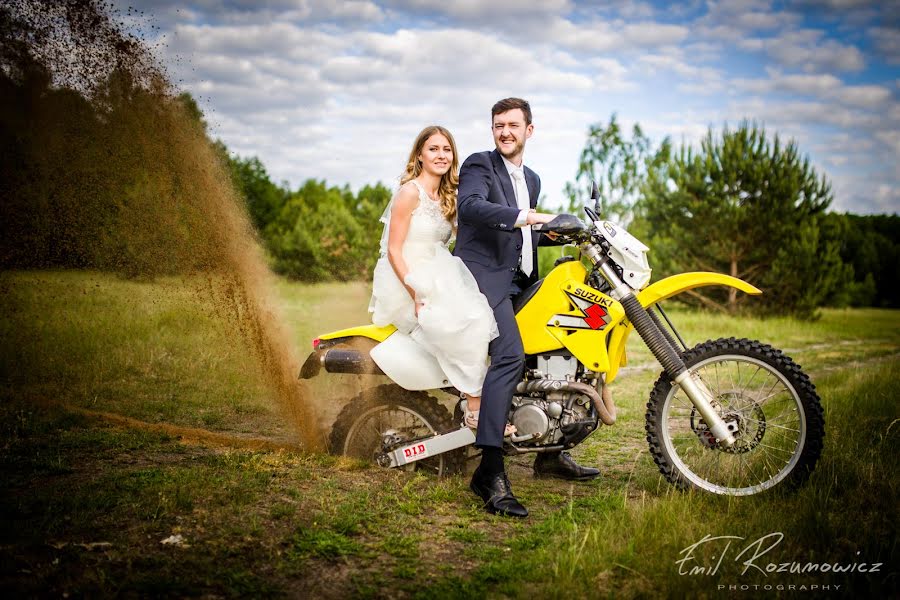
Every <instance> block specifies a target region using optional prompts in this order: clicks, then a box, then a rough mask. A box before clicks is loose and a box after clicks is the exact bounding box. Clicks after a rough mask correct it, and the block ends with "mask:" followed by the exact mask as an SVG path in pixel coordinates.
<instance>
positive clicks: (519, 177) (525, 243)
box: [500, 155, 534, 275]
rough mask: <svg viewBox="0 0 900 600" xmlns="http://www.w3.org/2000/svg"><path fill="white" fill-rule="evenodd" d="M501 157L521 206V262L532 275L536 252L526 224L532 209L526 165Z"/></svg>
mask: <svg viewBox="0 0 900 600" xmlns="http://www.w3.org/2000/svg"><path fill="white" fill-rule="evenodd" d="M500 158H502V159H503V164H504V165H506V171H507V172H508V173H509V178H510V179H511V180H512V184H513V190H514V191H515V194H516V204H517V205H518V207H519V216H518V218H517V219H516V227H519V228H521V229H522V253H521V262H520V263H519V264H520V267H521V269H522V272H523V273H525V274H526V275H531V272H532V271H533V270H534V265H533V264H532V263H533V259H534V253H533V252H532V244H531V225H527V224H526V220H527V218H528V212H529V211H530V210H531V201H530V194H529V191H528V183H527V182H526V181H525V165H524V164H523V165H522V166H521V167H517V166H516V165H514V164H513V163H511V162H509V161H508V160H506V157H505V156H503V155H500Z"/></svg>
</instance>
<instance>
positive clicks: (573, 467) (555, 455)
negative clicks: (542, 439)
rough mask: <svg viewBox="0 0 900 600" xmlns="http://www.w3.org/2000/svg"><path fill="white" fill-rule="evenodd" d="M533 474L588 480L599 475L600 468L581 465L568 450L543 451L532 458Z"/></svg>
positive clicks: (536, 475)
mask: <svg viewBox="0 0 900 600" xmlns="http://www.w3.org/2000/svg"><path fill="white" fill-rule="evenodd" d="M534 476H535V477H558V478H560V479H569V480H573V481H588V480H589V479H594V478H595V477H599V476H600V469H595V468H594V467H582V466H581V465H579V464H578V463H577V462H575V460H574V459H573V458H572V457H571V456H569V453H568V452H543V453H541V454H538V455H537V458H535V459H534Z"/></svg>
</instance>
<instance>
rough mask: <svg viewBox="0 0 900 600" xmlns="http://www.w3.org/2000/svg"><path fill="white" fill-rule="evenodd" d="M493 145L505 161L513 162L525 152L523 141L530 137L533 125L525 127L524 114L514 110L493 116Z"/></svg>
mask: <svg viewBox="0 0 900 600" xmlns="http://www.w3.org/2000/svg"><path fill="white" fill-rule="evenodd" d="M493 130H494V144H495V145H496V146H497V151H498V152H500V154H502V155H503V156H504V157H505V158H506V160H508V161H510V162H515V159H519V158H521V156H522V152H524V150H525V140H527V139H528V138H530V137H531V132H532V131H534V125H531V124H528V125H525V114H524V113H523V112H522V109H521V108H514V109H512V110H508V111H506V112H503V113H498V114H496V115H494V122H493Z"/></svg>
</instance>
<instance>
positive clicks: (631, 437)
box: [0, 272, 900, 598]
mask: <svg viewBox="0 0 900 600" xmlns="http://www.w3.org/2000/svg"><path fill="white" fill-rule="evenodd" d="M0 289H2V292H3V293H2V294H0V308H2V313H0V314H2V317H0V334H2V337H3V340H4V344H3V347H2V349H0V356H2V365H0V376H2V380H0V383H2V395H0V398H2V405H0V411H2V412H0V432H2V445H0V465H2V466H0V468H2V473H3V481H4V485H3V488H2V489H3V491H2V494H0V512H2V515H3V518H2V521H0V581H2V582H3V587H4V589H8V590H10V591H12V592H13V593H15V594H16V595H19V596H48V595H55V596H59V595H63V594H69V595H73V594H75V595H80V596H113V595H125V596H154V595H166V596H171V595H178V596H184V595H188V596H201V595H206V596H228V597H247V596H250V597H268V596H284V595H287V596H299V597H334V598H344V597H401V598H402V597H408V598H445V597H448V598H453V597H455V598H468V597H475V596H482V597H497V598H500V597H512V598H525V597H528V598H530V597H547V598H572V597H592V598H606V597H616V598H620V597H624V598H631V597H635V598H640V597H662V596H670V597H695V596H696V597H713V596H720V595H722V594H723V591H720V590H719V589H718V586H719V585H726V586H727V585H729V584H738V585H740V584H750V585H754V584H759V585H766V584H772V585H773V586H774V585H779V584H780V585H785V586H787V585H795V586H800V585H807V586H811V585H820V586H821V585H831V586H836V585H840V586H841V588H840V589H839V590H837V591H836V592H835V590H834V587H832V590H831V592H830V593H833V594H835V595H843V596H854V597H857V596H875V597H877V596H887V595H891V594H896V593H897V589H898V583H897V581H898V575H897V572H896V571H897V568H896V565H897V564H898V562H900V561H898V556H897V554H898V552H897V546H896V540H897V534H898V531H897V529H898V515H897V504H898V502H897V500H898V487H900V473H898V469H897V466H896V458H895V457H896V456H897V451H898V436H900V421H898V417H900V414H898V413H900V411H898V409H897V405H896V398H897V392H896V390H897V389H898V386H900V361H898V352H900V327H898V325H900V314H898V313H897V312H895V311H883V310H846V311H845V310H825V311H823V314H822V317H821V319H819V320H818V321H815V322H812V323H798V322H795V321H792V320H790V319H765V320H764V319H753V318H748V317H726V316H722V315H713V314H708V313H694V312H689V311H684V310H679V309H678V308H677V307H674V306H673V308H672V309H671V310H670V311H669V312H670V314H671V316H672V318H673V320H674V321H675V322H676V324H677V325H678V328H679V331H680V332H681V333H682V334H683V335H684V337H685V338H686V339H687V340H688V342H689V343H691V344H694V343H697V342H700V341H703V340H705V339H708V338H716V337H728V336H732V335H734V336H737V337H751V338H759V339H761V340H763V341H766V342H768V343H771V344H773V345H775V346H778V347H781V348H784V349H787V350H788V353H789V354H790V355H791V356H792V357H793V358H794V359H795V360H796V361H797V362H799V363H800V364H802V365H803V367H804V368H805V369H806V370H807V371H808V372H809V373H810V374H811V375H812V377H813V380H814V382H815V383H816V386H817V389H818V392H819V394H820V396H821V397H822V402H823V405H824V407H825V414H826V422H827V428H826V443H825V450H824V452H823V455H822V458H821V460H820V462H819V465H818V467H817V469H816V471H815V472H814V473H813V475H812V477H811V479H810V480H809V481H808V482H807V483H806V484H805V485H803V486H802V487H800V488H799V489H797V490H794V491H788V490H783V491H779V490H775V491H774V492H773V493H769V494H764V495H761V496H758V497H751V498H742V499H731V498H718V497H711V496H708V495H704V494H696V493H680V492H677V491H675V490H674V489H673V488H672V487H671V486H670V485H669V484H668V483H666V482H665V481H664V480H663V479H662V478H661V477H660V475H659V474H658V471H657V470H656V467H655V465H654V464H653V462H652V460H651V458H650V457H649V455H648V452H647V448H646V441H645V440H644V429H643V428H644V410H645V403H646V399H647V394H648V393H649V390H650V387H651V386H652V383H653V381H654V380H655V378H656V377H657V374H658V371H659V369H658V368H656V367H655V366H654V365H653V364H652V361H653V359H652V357H651V356H650V354H649V352H648V351H647V350H646V348H643V347H642V345H641V342H640V340H638V339H637V338H634V339H632V340H630V341H629V350H628V358H629V365H628V368H626V369H625V370H624V371H623V372H622V373H621V375H620V377H619V379H618V380H617V381H616V382H615V384H614V387H613V391H614V394H615V398H616V402H617V405H618V406H619V422H618V423H617V424H616V425H615V426H614V427H604V428H601V430H600V431H598V432H597V433H596V434H594V435H593V436H591V437H590V438H588V440H586V441H585V442H584V443H583V444H582V445H581V446H579V447H578V448H576V449H575V451H574V455H575V456H576V458H577V459H578V460H579V461H581V462H585V463H588V464H595V465H599V466H600V467H601V469H602V470H603V478H602V479H601V480H599V481H595V482H589V483H580V484H569V483H565V482H559V481H547V480H535V479H533V478H532V477H531V476H530V463H531V459H530V458H529V457H527V456H526V457H515V458H511V459H509V460H508V467H509V472H510V476H511V479H512V482H513V486H514V489H515V491H516V494H517V495H518V496H519V498H520V499H521V500H522V501H523V503H525V504H526V506H528V508H529V509H530V511H531V516H530V517H529V518H528V519H527V520H525V521H510V520H506V519H502V518H499V517H494V516H491V515H488V514H486V513H484V512H482V511H481V510H479V508H478V507H477V505H476V503H475V501H474V498H473V496H472V495H471V493H470V492H469V490H468V487H467V484H468V480H467V479H466V478H465V477H455V478H448V479H444V480H436V479H432V478H429V477H424V476H421V475H417V474H414V473H407V472H403V471H387V470H383V469H379V468H376V467H372V466H367V465H364V464H361V463H359V462H358V461H350V460H346V459H342V458H335V457H329V456H323V455H309V454H301V453H297V452H292V451H272V452H262V451H250V450H242V449H240V448H239V447H235V448H228V447H223V446H222V445H221V444H210V445H203V444H202V443H200V444H198V443H194V442H191V443H185V441H184V440H181V439H179V437H178V433H177V432H174V433H172V432H170V433H165V432H156V431H149V430H146V429H142V428H139V427H135V428H132V427H126V426H120V425H113V424H111V423H110V422H108V421H107V420H103V419H97V418H94V417H90V416H86V415H85V413H83V412H80V411H83V409H88V410H92V411H100V412H108V413H115V414H119V415H125V416H129V417H132V418H136V419H141V420H143V421H149V422H159V423H171V424H174V425H179V426H182V427H197V428H205V429H210V430H214V431H217V432H224V433H228V434H231V435H233V436H235V439H236V440H239V439H241V438H243V437H246V436H253V437H259V438H266V439H272V440H290V439H292V438H293V437H294V436H295V434H294V433H293V431H292V429H291V428H290V426H289V425H288V424H287V421H286V420H285V419H284V418H283V417H282V416H281V414H280V412H279V410H278V408H277V405H276V403H275V402H274V401H273V400H272V399H271V397H270V392H269V391H268V388H267V387H266V386H265V385H264V383H263V382H262V380H261V377H260V374H259V370H258V368H257V366H256V365H255V364H253V361H252V360H249V359H248V353H247V352H246V350H245V349H243V348H242V347H241V345H240V344H239V343H238V342H239V339H237V338H236V337H235V336H234V335H233V334H232V333H231V332H229V331H227V330H225V329H224V328H223V326H222V322H221V321H220V320H219V319H218V318H217V317H216V310H215V306H213V305H211V304H209V303H208V300H207V299H205V296H204V295H203V294H198V293H197V290H198V289H200V290H202V282H198V281H182V280H179V279H165V280H160V281H157V282H154V283H147V282H131V281H123V280H120V279H117V278H115V277H112V276H108V275H104V274H98V273H77V272H62V273H48V272H41V273H4V274H2V275H0ZM277 292H278V294H279V296H280V297H281V298H282V300H283V304H284V307H283V312H284V316H285V319H286V322H287V324H288V326H289V328H290V330H291V331H292V332H293V334H294V336H295V338H294V339H295V341H296V343H297V346H298V347H299V348H300V350H301V354H302V353H303V352H306V351H307V350H308V349H309V341H310V339H311V338H313V337H315V336H316V335H317V334H319V333H323V332H325V331H328V330H332V329H337V328H340V327H347V326H351V325H355V324H359V323H364V322H365V320H366V313H365V307H366V304H367V300H368V296H367V287H366V286H365V285H362V284H323V285H315V286H301V285H297V284H292V283H288V282H284V281H280V282H278V287H277ZM312 383H313V385H312V386H310V389H311V390H312V392H313V393H314V394H315V395H316V397H317V399H318V400H321V401H322V404H321V405H322V406H324V407H325V408H324V409H323V411H324V412H326V413H327V412H329V411H330V412H331V414H332V416H331V418H333V414H334V413H336V412H337V410H339V409H340V407H341V403H342V401H343V400H345V399H346V398H347V397H349V396H350V395H353V394H354V393H355V390H358V389H359V388H360V387H361V386H365V385H368V384H370V383H371V382H365V381H360V380H357V379H353V378H350V377H344V378H343V379H342V378H333V377H331V376H325V377H320V378H318V379H317V380H315V381H313V382H312ZM327 418H329V417H328V415H324V416H323V419H325V420H327ZM238 446H239V445H238ZM774 532H780V533H782V534H783V535H784V539H783V540H782V541H781V543H780V544H778V546H777V547H776V548H774V549H773V550H771V551H770V553H769V554H766V555H765V557H763V558H760V560H759V561H758V562H759V564H761V565H764V564H765V563H766V562H767V559H769V558H770V557H771V558H772V559H773V562H777V563H781V562H791V561H797V562H800V563H804V564H805V563H807V562H815V563H825V562H828V563H834V562H837V563H842V564H846V563H853V562H869V563H871V562H883V563H884V565H883V567H882V570H881V573H879V574H863V573H839V574H835V573H825V574H817V575H810V574H805V575H804V574H796V573H795V574H781V575H779V574H770V575H769V576H768V577H766V576H764V575H762V574H760V573H758V572H756V571H753V570H751V571H750V572H748V573H746V574H743V575H742V574H741V570H742V569H743V565H741V562H740V561H738V562H735V561H734V557H735V556H736V555H737V553H738V552H739V551H740V549H743V548H744V547H746V545H747V544H749V543H750V542H752V541H753V540H757V539H759V538H761V537H763V536H766V535H768V534H772V533H774ZM175 534H180V535H182V536H183V537H184V540H185V545H182V546H178V545H164V544H162V543H161V541H162V540H163V539H166V538H168V537H169V536H172V535H175ZM707 534H709V535H713V536H724V535H732V536H740V537H741V538H744V539H743V540H736V541H735V542H734V543H733V545H732V546H731V547H730V548H729V552H728V554H727V556H726V558H725V559H724V560H723V562H722V564H721V566H720V569H719V571H718V572H717V573H716V574H714V575H713V574H705V573H704V574H695V575H679V573H678V564H677V563H676V562H675V561H677V560H678V559H679V558H680V557H683V556H684V554H681V552H682V550H683V549H684V548H686V547H687V546H689V545H691V544H693V543H695V542H697V541H699V540H701V539H702V538H703V537H704V536H705V535H707ZM723 550H724V545H723V544H721V543H720V544H718V545H717V544H713V543H711V544H708V545H705V546H701V547H698V549H697V550H696V551H695V553H694V556H695V557H696V561H697V562H696V563H690V564H688V565H687V566H688V568H689V567H690V566H698V565H709V564H715V560H717V558H718V557H719V556H721V553H722V552H723ZM777 592H778V590H777V589H775V588H773V593H777ZM789 592H790V590H787V589H785V590H783V591H782V594H783V595H791V594H790V593H789Z"/></svg>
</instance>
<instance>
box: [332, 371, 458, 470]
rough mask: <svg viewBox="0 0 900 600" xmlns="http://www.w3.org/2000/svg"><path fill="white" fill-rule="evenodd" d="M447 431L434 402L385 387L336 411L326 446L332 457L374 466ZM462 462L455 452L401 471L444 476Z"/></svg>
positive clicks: (446, 418)
mask: <svg viewBox="0 0 900 600" xmlns="http://www.w3.org/2000/svg"><path fill="white" fill-rule="evenodd" d="M451 429H453V421H452V419H451V417H450V413H449V411H448V410H447V409H446V408H444V406H442V405H441V404H440V403H439V402H438V401H437V400H435V399H434V398H432V397H431V396H429V395H428V394H425V393H423V392H410V391H408V390H404V389H403V388H401V387H399V386H397V385H392V384H389V385H382V386H379V387H376V388H374V389H371V390H365V391H363V392H362V393H360V394H359V395H358V396H356V397H355V398H353V399H352V400H351V401H350V402H349V403H348V404H347V405H346V406H345V407H344V408H343V410H341V413H340V414H339V415H338V418H337V419H336V420H335V422H334V425H333V426H332V429H331V436H330V438H329V442H330V444H329V446H330V448H331V451H332V453H334V454H343V455H345V456H352V457H354V458H360V459H363V460H369V461H372V462H375V461H376V457H377V456H378V455H379V454H382V453H383V452H385V450H386V449H392V448H394V447H396V446H399V445H402V444H405V443H407V442H410V441H412V440H416V439H421V438H426V437H430V436H432V435H435V434H438V433H445V432H447V431H450V430H451ZM461 457H462V453H461V452H460V451H458V450H455V451H451V452H444V453H443V454H438V455H437V456H430V457H428V458H425V459H422V460H419V461H416V462H412V463H409V464H408V465H405V466H404V467H403V468H404V469H405V470H408V471H419V472H425V473H431V474H433V475H437V476H444V475H449V474H452V473H457V472H459V471H460V470H461V467H462V458H461Z"/></svg>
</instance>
